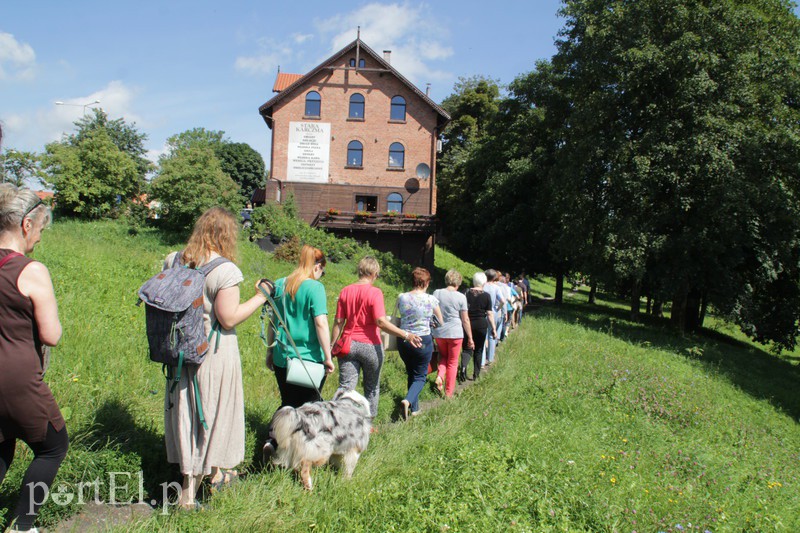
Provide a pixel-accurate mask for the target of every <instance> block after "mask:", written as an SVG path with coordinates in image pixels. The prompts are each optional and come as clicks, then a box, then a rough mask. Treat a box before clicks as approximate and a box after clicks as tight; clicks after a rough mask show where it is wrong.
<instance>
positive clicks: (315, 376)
mask: <svg viewBox="0 0 800 533" xmlns="http://www.w3.org/2000/svg"><path fill="white" fill-rule="evenodd" d="M282 298H283V311H284V313H285V312H286V292H285V290H284V293H283V295H282ZM275 315H276V316H277V318H278V321H279V322H280V324H281V326H282V327H283V331H284V332H286V337H287V338H288V339H289V343H291V345H292V349H293V350H294V354H295V355H296V356H297V357H287V358H286V383H290V384H292V385H297V386H298V387H305V388H307V389H314V390H315V391H317V394H318V395H319V397H320V400H321V399H322V395H321V394H320V392H319V389H320V385H321V384H322V379H323V378H324V377H325V365H323V364H322V363H315V362H313V361H304V360H303V358H302V357H300V352H299V351H298V349H297V345H296V344H295V343H294V339H293V338H292V335H291V333H289V327H288V326H287V324H286V321H285V320H283V317H281V315H280V313H278V312H277V308H276V309H275Z"/></svg>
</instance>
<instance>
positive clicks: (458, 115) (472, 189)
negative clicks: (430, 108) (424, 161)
mask: <svg viewBox="0 0 800 533" xmlns="http://www.w3.org/2000/svg"><path fill="white" fill-rule="evenodd" d="M453 90H454V93H453V94H452V95H450V96H448V97H447V98H446V99H445V100H444V101H443V102H442V107H443V108H444V109H445V110H447V112H448V113H450V116H451V117H452V119H451V121H450V123H449V124H448V126H447V128H446V129H445V131H444V132H443V137H444V142H443V149H442V153H441V155H440V156H439V160H438V161H437V168H438V172H437V179H438V187H437V198H436V199H437V202H436V203H437V211H438V215H439V219H440V220H441V223H442V226H443V228H442V230H443V233H444V236H445V238H446V240H447V241H448V243H449V245H450V246H451V247H452V249H453V251H455V252H457V253H461V254H462V255H466V256H469V255H470V252H471V251H473V250H480V245H479V238H480V237H479V232H478V231H476V228H475V225H476V223H477V222H479V221H478V220H476V218H478V217H476V214H475V213H474V209H473V206H474V205H475V202H476V198H477V194H478V193H479V192H480V190H481V189H482V188H483V187H484V186H485V175H480V174H478V173H475V172H473V173H470V174H468V172H467V168H466V167H467V165H468V163H469V162H470V161H471V160H472V153H473V151H474V150H476V149H477V148H478V146H479V145H480V143H481V141H482V139H483V137H484V135H485V133H486V129H487V127H488V125H489V124H490V123H491V122H492V120H493V119H494V117H495V116H496V114H497V111H498V107H499V104H500V86H499V85H498V82H497V81H495V80H491V79H489V78H485V77H482V76H475V77H472V78H459V81H458V82H457V83H456V84H455V86H454V88H453Z"/></svg>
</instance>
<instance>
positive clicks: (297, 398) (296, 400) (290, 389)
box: [275, 366, 328, 407]
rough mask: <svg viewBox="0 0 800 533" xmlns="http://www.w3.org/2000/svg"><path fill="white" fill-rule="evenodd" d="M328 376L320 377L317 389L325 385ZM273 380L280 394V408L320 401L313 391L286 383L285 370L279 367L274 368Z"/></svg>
mask: <svg viewBox="0 0 800 533" xmlns="http://www.w3.org/2000/svg"><path fill="white" fill-rule="evenodd" d="M327 377H328V374H327V373H326V374H325V375H324V376H323V377H322V381H321V382H320V384H319V389H320V390H322V386H323V385H325V380H326V379H327ZM275 380H276V381H277V382H278V390H279V391H280V393H281V407H286V406H287V405H288V406H289V407H300V406H301V405H303V404H304V403H308V402H318V401H321V398H320V395H319V394H317V391H315V390H314V389H309V388H306V387H301V386H299V385H292V384H291V383H287V382H286V369H285V368H283V367H280V366H276V367H275Z"/></svg>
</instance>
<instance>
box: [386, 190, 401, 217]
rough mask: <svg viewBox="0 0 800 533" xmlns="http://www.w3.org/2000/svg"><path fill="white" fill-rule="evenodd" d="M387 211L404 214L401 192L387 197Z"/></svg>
mask: <svg viewBox="0 0 800 533" xmlns="http://www.w3.org/2000/svg"><path fill="white" fill-rule="evenodd" d="M386 210H387V211H397V212H398V213H402V212H403V195H402V194H400V193H399V192H393V193H391V194H390V195H389V196H387V197H386Z"/></svg>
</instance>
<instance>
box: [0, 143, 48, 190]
mask: <svg viewBox="0 0 800 533" xmlns="http://www.w3.org/2000/svg"><path fill="white" fill-rule="evenodd" d="M0 160H2V167H0V168H2V170H3V181H4V182H9V183H13V184H14V185H16V186H17V187H24V186H26V185H27V184H28V183H29V182H30V181H33V180H34V179H38V178H41V177H43V174H42V171H41V169H40V168H39V156H38V155H37V154H35V153H33V152H23V151H20V150H8V149H7V150H5V153H4V154H3V155H2V156H0Z"/></svg>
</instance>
